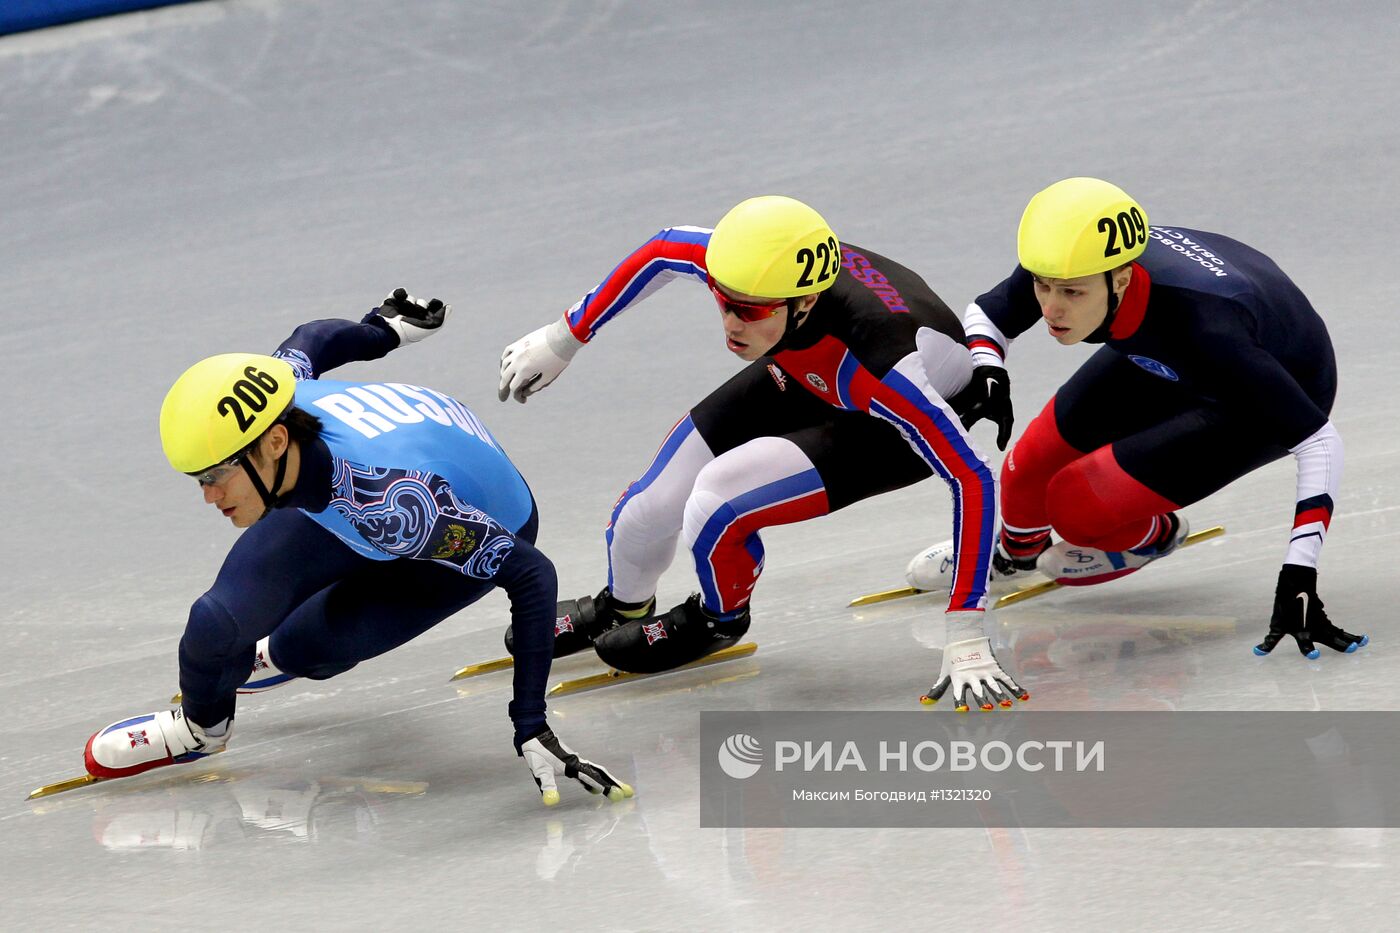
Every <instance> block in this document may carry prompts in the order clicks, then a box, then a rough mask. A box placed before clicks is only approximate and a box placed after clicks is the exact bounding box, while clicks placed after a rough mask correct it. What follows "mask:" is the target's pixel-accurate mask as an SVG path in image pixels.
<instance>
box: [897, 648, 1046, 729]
mask: <svg viewBox="0 0 1400 933" xmlns="http://www.w3.org/2000/svg"><path fill="white" fill-rule="evenodd" d="M950 687H951V688H952V696H953V709H955V710H957V711H958V712H959V713H965V712H967V711H968V709H969V708H970V707H971V705H972V704H971V702H970V700H975V701H976V702H977V705H978V707H979V708H980V709H981V710H982V711H983V712H984V713H985V712H991V711H992V710H993V709H995V708H996V707H995V706H994V705H993V704H995V703H1000V704H1001V705H1002V706H1004V707H1010V706H1011V698H1012V697H1015V698H1016V699H1018V700H1021V701H1022V702H1024V701H1026V700H1029V699H1030V698H1031V695H1030V694H1029V693H1027V692H1026V691H1025V690H1024V689H1022V687H1021V686H1020V684H1018V683H1016V681H1015V680H1014V679H1013V678H1012V677H1011V675H1010V674H1008V673H1006V671H1004V670H1002V667H1001V665H1000V664H998V663H997V658H996V655H994V654H992V643H991V641H989V640H988V639H987V638H986V637H985V636H984V637H982V638H969V639H967V640H966V641H955V642H953V643H952V644H950V645H948V647H946V648H944V649H943V667H942V668H941V669H940V670H939V672H938V683H936V684H934V685H933V686H932V687H931V688H930V689H929V692H928V693H926V694H925V695H923V696H921V697H919V702H920V703H923V704H924V705H925V706H932V705H933V704H934V703H937V702H938V701H939V700H940V699H941V698H942V697H943V694H945V693H947V692H948V690H949V688H950ZM969 693H970V694H971V697H970V698H969V696H968V694H969Z"/></svg>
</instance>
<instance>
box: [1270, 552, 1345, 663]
mask: <svg viewBox="0 0 1400 933" xmlns="http://www.w3.org/2000/svg"><path fill="white" fill-rule="evenodd" d="M1285 635H1292V636H1293V637H1294V638H1295V639H1296V640H1297V642H1298V650H1299V651H1301V652H1302V653H1303V657H1305V658H1308V659H1309V660H1313V659H1315V658H1316V657H1317V656H1318V655H1319V654H1321V653H1322V652H1320V651H1318V650H1317V648H1316V647H1314V646H1313V642H1317V643H1319V644H1323V645H1326V646H1327V647H1329V648H1331V649H1332V650H1333V651H1342V652H1345V653H1347V654H1351V653H1352V652H1353V651H1355V650H1356V649H1357V648H1362V647H1364V646H1365V645H1366V643H1367V642H1369V641H1370V640H1371V639H1370V638H1368V637H1367V636H1365V635H1353V634H1351V633H1350V632H1344V631H1342V630H1341V629H1339V628H1337V627H1336V626H1335V625H1333V624H1332V623H1331V621H1330V620H1328V618H1327V613H1325V612H1323V611H1322V600H1320V599H1318V598H1317V568H1316V567H1303V566H1300V565H1298V564H1284V565H1283V568H1282V569H1281V570H1279V572H1278V587H1277V588H1276V589H1275V590H1274V615H1273V618H1272V619H1271V620H1270V621H1269V634H1267V635H1265V636H1264V640H1263V641H1262V642H1261V643H1260V644H1258V645H1255V646H1254V653H1255V654H1258V655H1265V654H1268V653H1269V652H1270V651H1273V650H1274V646H1275V645H1277V644H1278V643H1279V642H1280V641H1282V640H1283V636H1285Z"/></svg>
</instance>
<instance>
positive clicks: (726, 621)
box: [593, 593, 749, 674]
mask: <svg viewBox="0 0 1400 933" xmlns="http://www.w3.org/2000/svg"><path fill="white" fill-rule="evenodd" d="M748 630H749V609H748V607H747V606H745V607H744V608H742V609H740V610H738V611H736V612H734V613H730V614H729V615H728V616H717V615H714V614H712V613H710V612H709V611H708V610H706V609H705V607H704V606H702V605H701V604H700V595H699V594H698V593H696V594H694V595H692V596H691V597H690V598H689V599H687V600H686V601H685V602H683V603H681V604H680V605H679V606H676V607H674V608H673V609H671V611H670V612H668V613H666V614H665V615H661V616H657V617H655V618H652V619H636V620H633V621H631V622H628V623H626V624H624V625H620V626H618V627H616V628H613V629H610V630H609V631H607V632H604V633H603V634H601V635H599V636H598V639H597V641H596V642H595V643H594V646H593V647H594V648H595V649H596V650H597V652H598V657H599V658H602V660H603V662H604V663H606V664H607V665H608V666H609V667H612V668H616V669H617V670H619V671H625V672H627V673H631V674H655V673H657V672H659V671H669V670H671V669H672V668H676V667H680V666H681V665H682V664H689V663H691V662H692V661H698V660H699V659H701V658H703V657H705V656H706V655H710V654H714V653H715V652H717V651H720V650H722V649H724V648H728V647H730V646H732V645H734V644H735V643H736V642H738V641H739V639H740V638H743V637H744V633H746V632H747V631H748Z"/></svg>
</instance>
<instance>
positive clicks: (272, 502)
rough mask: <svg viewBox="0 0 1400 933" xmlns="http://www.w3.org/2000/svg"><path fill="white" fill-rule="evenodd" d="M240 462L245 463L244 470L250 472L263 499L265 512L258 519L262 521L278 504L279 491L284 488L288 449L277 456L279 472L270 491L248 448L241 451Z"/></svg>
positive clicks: (274, 476)
mask: <svg viewBox="0 0 1400 933" xmlns="http://www.w3.org/2000/svg"><path fill="white" fill-rule="evenodd" d="M238 462H239V463H241V464H243V472H245V473H247V474H248V479H249V480H251V481H252V483H253V488H254V489H256V490H257V491H258V497H259V498H260V499H262V504H263V513H262V514H261V515H259V516H258V521H262V520H263V519H264V518H267V515H268V513H269V512H271V511H272V510H273V508H275V507H276V505H277V499H278V491H279V490H280V489H281V488H282V479H283V478H284V477H285V476H286V475H287V451H285V450H284V451H282V456H280V457H278V458H277V472H276V473H275V474H274V475H273V477H272V490H271V491H270V492H269V491H268V488H267V487H266V486H264V485H263V481H262V477H261V476H259V475H258V471H257V470H256V469H254V468H253V461H252V458H250V457H249V456H248V451H247V450H246V449H245V450H242V451H240V452H239V454H238Z"/></svg>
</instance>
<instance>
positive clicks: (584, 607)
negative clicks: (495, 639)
mask: <svg viewBox="0 0 1400 933" xmlns="http://www.w3.org/2000/svg"><path fill="white" fill-rule="evenodd" d="M655 608H656V601H655V600H654V599H653V600H652V601H651V602H650V603H648V604H647V605H646V606H645V607H643V608H642V610H641V611H642V612H643V613H644V614H645V615H647V616H650V615H651V612H652V610H654V609H655ZM626 621H628V619H627V617H625V616H623V615H622V614H621V611H620V610H619V608H618V603H617V600H616V599H614V598H613V595H612V591H611V590H610V589H608V587H603V590H602V592H600V593H599V594H598V595H597V596H581V597H579V598H578V599H562V600H560V601H559V602H558V603H557V604H556V605H555V609H554V657H555V658H565V657H568V656H569V655H571V654H577V653H578V652H580V651H582V650H583V649H585V648H588V647H590V646H592V644H593V640H594V639H595V638H597V637H598V636H599V635H601V634H602V633H603V632H606V631H608V630H609V629H611V628H615V627H616V626H619V625H621V624H623V623H624V622H626ZM505 642H506V651H507V652H509V653H510V654H512V655H514V654H515V636H514V632H513V631H512V629H511V628H510V627H507V628H506V636H505ZM487 663H491V662H487ZM492 669H493V670H494V669H496V668H492ZM459 673H460V672H459ZM482 673H485V671H482ZM453 679H454V680H455V679H456V678H453Z"/></svg>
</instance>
